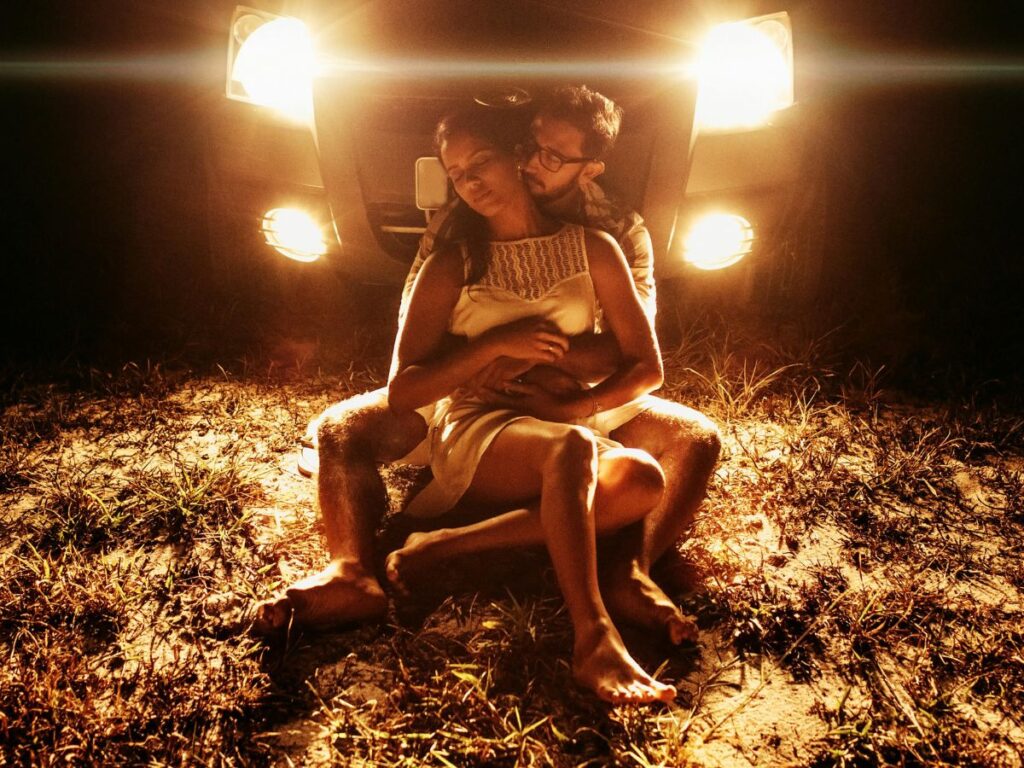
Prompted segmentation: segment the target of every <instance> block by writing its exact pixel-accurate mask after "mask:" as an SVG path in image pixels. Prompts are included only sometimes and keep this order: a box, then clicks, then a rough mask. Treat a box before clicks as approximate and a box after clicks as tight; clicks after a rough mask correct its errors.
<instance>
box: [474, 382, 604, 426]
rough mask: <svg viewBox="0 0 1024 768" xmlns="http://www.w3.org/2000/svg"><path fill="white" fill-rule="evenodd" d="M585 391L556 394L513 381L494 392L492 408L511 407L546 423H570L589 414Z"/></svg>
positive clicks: (578, 390)
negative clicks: (499, 390)
mask: <svg viewBox="0 0 1024 768" xmlns="http://www.w3.org/2000/svg"><path fill="white" fill-rule="evenodd" d="M584 392H585V390H583V389H582V388H577V389H576V390H575V391H574V392H573V393H571V394H554V393H552V392H549V391H548V390H546V389H544V387H542V386H540V385H539V384H531V383H529V382H525V381H512V382H509V384H508V385H507V386H506V387H505V388H504V391H502V392H492V394H491V395H490V397H489V398H488V400H489V402H491V403H492V404H493V405H497V406H500V407H502V408H511V409H513V410H516V411H519V412H521V413H525V414H527V415H529V416H535V417H537V418H538V419H543V420H544V421H560V422H570V421H575V420H576V419H578V418H580V417H581V416H586V415H587V414H586V413H583V412H584V411H586V410H587V406H588V403H589V398H588V397H587V395H586V394H584ZM583 400H587V401H588V403H584V402H582V401H583Z"/></svg>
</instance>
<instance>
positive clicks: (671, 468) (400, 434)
mask: <svg viewBox="0 0 1024 768" xmlns="http://www.w3.org/2000/svg"><path fill="white" fill-rule="evenodd" d="M621 117H622V112H621V110H620V109H619V108H618V107H617V106H616V105H615V104H614V103H612V102H611V101H610V100H609V99H607V98H606V97H604V96H602V95H601V94H599V93H596V92H595V91H592V90H590V89H589V88H586V87H585V86H578V87H568V88H562V89H559V90H558V91H556V92H555V93H554V94H552V96H551V97H550V98H549V99H548V100H547V101H546V102H545V103H544V104H543V105H542V106H541V107H540V109H539V110H538V112H537V114H536V116H535V118H534V120H533V122H532V125H531V134H532V138H531V140H530V141H528V142H527V144H526V146H524V148H523V152H522V158H521V162H522V170H523V176H524V180H525V181H526V183H527V185H528V187H529V189H530V192H531V193H532V194H533V195H534V197H535V198H536V199H537V201H538V203H540V205H541V207H542V208H543V209H544V210H545V211H546V212H547V213H549V214H550V215H552V216H554V217H556V218H560V219H564V220H567V221H574V222H578V223H582V224H585V225H587V226H593V227H596V228H600V229H604V230H606V231H608V232H609V233H610V234H611V235H613V236H614V237H615V239H616V240H617V241H618V242H619V244H620V246H621V247H622V249H623V251H624V253H625V255H626V258H627V260H628V261H629V263H630V265H631V267H632V270H633V276H634V281H635V283H636V287H637V292H638V294H639V296H640V298H641V301H642V302H643V303H644V305H645V308H646V309H647V311H648V313H649V314H651V316H652V317H653V314H654V311H655V302H654V280H653V274H652V258H651V256H652V247H651V241H650V235H649V234H648V232H647V230H646V228H645V227H644V226H643V221H642V219H641V218H640V217H639V216H638V215H637V214H635V213H633V212H631V211H625V210H623V209H622V208H620V207H619V206H617V205H615V204H614V203H613V202H612V201H611V200H609V199H608V198H607V197H606V196H605V195H604V193H603V192H602V191H601V189H600V187H599V186H598V185H597V184H596V182H595V181H594V180H595V179H596V178H597V177H598V176H600V174H601V173H603V172H604V169H605V163H604V159H603V158H604V157H606V155H607V152H608V151H609V150H610V149H611V147H612V145H613V144H614V141H615V138H616V137H617V135H618V131H619V126H620V123H621ZM448 213H449V210H442V211H440V212H439V213H438V214H437V215H435V217H434V219H433V220H432V221H431V226H430V227H429V228H428V232H427V233H426V234H425V235H424V241H423V243H422V244H421V248H420V253H419V254H418V255H417V259H416V261H415V262H414V264H413V267H412V269H411V270H410V275H409V279H408V280H407V283H406V290H405V292H404V294H403V303H402V308H401V310H400V312H399V323H400V324H401V323H402V322H404V320H405V310H406V308H407V300H408V297H409V294H410V292H411V290H410V289H411V286H412V284H413V282H414V281H415V277H416V274H417V273H418V271H419V267H420V265H421V264H422V262H423V259H424V258H425V257H426V255H427V254H429V253H430V252H431V251H432V250H433V246H434V241H435V238H437V237H439V236H440V237H443V236H444V233H445V230H446V224H447V223H449V222H448V216H447V214H448ZM618 354H619V351H618V347H617V345H616V343H615V339H614V337H613V336H612V335H611V334H608V333H597V334H589V335H586V336H581V337H575V338H574V339H573V340H572V344H571V347H570V350H569V352H568V353H567V354H566V355H565V356H564V357H563V358H562V360H561V361H560V362H559V363H558V367H559V368H560V369H561V371H562V373H564V374H565V375H566V378H568V379H570V380H574V381H593V380H596V379H600V378H601V377H602V375H604V374H606V373H607V372H608V371H610V370H611V369H612V368H614V366H615V363H616V361H617V356H618ZM522 373H523V371H522V370H518V369H515V368H509V367H504V368H503V367H502V366H494V367H492V368H491V369H490V370H488V371H486V372H485V375H484V376H483V380H482V381H480V382H478V383H479V384H480V386H486V387H490V388H492V389H495V390H498V391H500V390H501V389H502V382H503V381H508V380H511V379H514V378H516V377H518V376H519V375H521V374H522ZM424 418H425V415H422V414H418V413H404V414H398V413H394V412H392V411H391V410H390V409H389V408H388V404H387V391H386V389H380V390H376V391H374V392H369V393H366V394H363V395H358V396H356V397H353V398H351V399H349V400H346V401H344V402H342V403H339V404H337V405H334V406H331V407H330V408H329V409H327V411H325V412H324V414H323V415H322V416H321V417H320V418H319V419H318V420H316V421H315V422H314V425H311V428H313V429H315V430H316V436H317V441H318V444H319V465H320V468H319V474H318V495H319V502H320V509H321V516H322V519H323V523H324V527H325V533H326V536H327V543H328V548H329V551H330V555H331V562H330V564H329V565H328V566H327V568H326V569H324V570H323V571H321V572H320V573H318V574H315V575H313V576H310V577H309V578H307V579H304V580H302V581H300V582H298V583H297V584H295V585H293V586H292V587H290V588H289V589H288V590H287V591H286V593H285V595H284V596H281V597H278V598H276V599H273V600H269V601H266V602H264V603H262V604H261V605H259V606H257V609H256V616H255V621H254V629H255V630H256V631H257V632H270V631H273V630H275V629H280V628H282V627H284V626H287V624H288V622H289V621H290V620H292V621H294V622H296V623H297V624H300V625H303V626H310V627H327V626H332V625H336V624H342V623H347V622H353V621H364V620H373V619H378V618H381V617H383V616H384V614H385V612H386V609H387V598H386V596H385V594H384V591H383V589H382V588H381V586H380V584H379V582H378V581H377V579H376V577H375V575H374V567H373V562H374V534H375V530H376V527H377V524H378V522H379V520H380V516H381V514H382V513H383V510H384V509H386V505H387V496H386V491H385V488H384V485H383V482H382V480H381V478H380V475H379V473H378V470H377V465H378V464H380V463H386V462H394V461H399V460H404V461H406V462H408V463H427V460H426V451H425V446H424V445H423V444H422V443H423V440H424V438H425V436H426V422H425V421H424ZM611 437H612V439H614V440H616V441H618V442H620V443H622V444H623V445H625V446H627V447H631V448H639V449H643V450H646V451H647V452H648V453H650V454H651V455H652V456H653V457H654V458H655V459H656V460H658V462H659V463H660V464H661V466H662V468H663V470H664V473H665V476H666V490H665V494H664V496H663V497H662V500H661V502H660V504H659V505H658V506H657V507H656V508H655V510H654V511H653V512H652V513H651V514H649V515H648V516H647V517H646V518H645V520H644V521H643V522H642V523H638V524H636V525H635V526H633V527H632V528H630V529H627V530H625V531H622V532H620V533H619V534H618V535H617V536H616V537H615V539H614V540H613V541H611V542H609V543H608V546H609V549H608V550H606V551H607V552H608V556H607V557H605V561H606V565H603V566H602V574H601V576H602V584H601V588H602V596H603V598H604V600H605V603H606V605H607V607H608V610H609V612H610V613H611V614H612V616H613V617H614V618H616V619H619V620H622V621H626V622H628V623H631V624H634V625H636V626H640V627H644V628H647V629H652V630H656V631H660V632H664V633H665V634H666V635H667V637H668V638H669V639H670V640H671V641H672V642H674V643H679V642H681V641H682V640H684V639H688V638H689V639H693V638H694V637H695V635H696V630H695V627H694V625H693V623H692V622H691V621H689V620H688V619H686V618H685V617H684V616H683V615H682V614H681V613H680V611H679V609H678V608H677V607H676V606H675V604H674V603H673V602H672V601H671V600H670V599H669V598H668V597H667V596H666V595H665V594H664V592H663V591H662V590H661V589H660V588H659V587H658V586H657V585H656V584H655V583H654V582H653V581H652V580H651V578H650V568H651V566H652V565H653V564H654V562H655V561H656V560H657V559H658V558H659V557H660V556H661V555H662V554H663V553H664V552H665V551H666V550H667V549H668V547H670V546H672V545H673V544H674V542H675V541H676V540H677V539H678V538H679V536H680V535H681V534H682V533H683V532H684V531H685V529H686V528H687V527H688V526H689V524H690V522H691V521H692V519H693V516H694V514H695V513H696V511H697V508H698V507H699V505H700V503H701V501H702V499H703V498H704V494H705V491H706V488H707V483H708V481H709V479H710V477H711V473H712V472H713V470H714V466H715V463H716V461H717V459H718V453H719V438H718V433H717V430H716V428H715V426H714V425H713V424H712V423H711V422H710V421H709V420H708V419H707V418H705V417H704V416H702V415H701V414H699V413H697V412H696V411H694V410H692V409H689V408H686V407H684V406H681V405H678V404H676V403H672V402H670V401H668V400H664V399H661V398H652V399H651V406H650V407H649V408H648V409H647V410H645V411H643V412H641V413H639V414H638V415H637V416H635V417H634V418H633V419H632V420H631V421H629V422H628V423H626V424H625V425H623V426H622V427H620V428H619V429H617V430H615V431H614V432H613V433H612V434H611ZM403 457H404V458H403Z"/></svg>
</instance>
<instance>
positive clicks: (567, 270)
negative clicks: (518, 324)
mask: <svg viewBox="0 0 1024 768" xmlns="http://www.w3.org/2000/svg"><path fill="white" fill-rule="evenodd" d="M582 229H583V228H582V227H580V226H578V225H576V224H567V225H566V226H564V227H562V228H561V229H560V230H559V231H558V232H556V233H555V234H553V235H550V236H548V237H534V238H530V239H529V240H515V241H512V242H504V243H502V242H494V243H490V244H489V248H490V264H489V265H488V267H487V272H486V273H485V274H484V276H483V277H482V278H481V279H480V281H479V282H478V283H477V285H479V286H488V287H492V288H499V289H501V290H503V291H507V292H508V293H511V294H513V295H515V296H517V297H519V298H520V299H524V300H526V301H536V300H537V299H540V298H543V297H544V296H545V295H546V294H547V293H548V291H550V290H551V289H552V288H554V287H555V286H556V285H558V284H559V283H561V282H563V281H565V280H567V279H569V278H570V277H575V276H576V275H579V274H581V273H585V272H587V269H588V266H587V252H586V248H585V246H584V244H583V243H584V241H583V232H582V231H581V230H582Z"/></svg>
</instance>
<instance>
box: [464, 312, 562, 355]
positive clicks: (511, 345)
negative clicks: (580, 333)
mask: <svg viewBox="0 0 1024 768" xmlns="http://www.w3.org/2000/svg"><path fill="white" fill-rule="evenodd" d="M480 338H481V340H482V341H484V342H485V343H487V344H489V345H490V346H491V349H493V350H494V353H495V357H502V356H503V357H514V358H518V359H520V360H528V361H530V362H532V363H553V362H555V361H557V360H561V359H562V356H563V355H565V353H566V352H567V351H568V350H569V337H568V336H566V335H565V334H564V333H561V332H560V331H559V330H558V327H557V326H555V325H554V323H552V322H551V321H550V320H545V319H544V318H542V317H524V318H522V319H521V320H516V321H515V322H511V323H506V324H505V325H500V326H498V327H497V328H492V329H491V330H489V331H487V332H486V333H485V334H483V336H481V337H480Z"/></svg>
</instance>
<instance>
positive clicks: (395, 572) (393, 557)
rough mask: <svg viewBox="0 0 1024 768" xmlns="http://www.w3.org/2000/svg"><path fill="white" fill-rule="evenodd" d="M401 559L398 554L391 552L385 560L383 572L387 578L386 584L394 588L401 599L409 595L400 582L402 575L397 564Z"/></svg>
mask: <svg viewBox="0 0 1024 768" xmlns="http://www.w3.org/2000/svg"><path fill="white" fill-rule="evenodd" d="M401 559H402V558H401V555H399V554H398V552H392V553H391V554H390V555H388V557H387V560H386V561H385V563H384V571H385V573H386V575H387V577H388V583H390V584H391V586H392V587H394V589H395V591H396V592H398V594H400V595H402V596H403V597H407V596H408V595H409V590H408V589H407V588H406V586H405V584H404V582H403V581H402V574H401V573H400V570H399V562H400V561H401Z"/></svg>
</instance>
